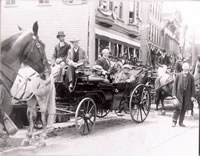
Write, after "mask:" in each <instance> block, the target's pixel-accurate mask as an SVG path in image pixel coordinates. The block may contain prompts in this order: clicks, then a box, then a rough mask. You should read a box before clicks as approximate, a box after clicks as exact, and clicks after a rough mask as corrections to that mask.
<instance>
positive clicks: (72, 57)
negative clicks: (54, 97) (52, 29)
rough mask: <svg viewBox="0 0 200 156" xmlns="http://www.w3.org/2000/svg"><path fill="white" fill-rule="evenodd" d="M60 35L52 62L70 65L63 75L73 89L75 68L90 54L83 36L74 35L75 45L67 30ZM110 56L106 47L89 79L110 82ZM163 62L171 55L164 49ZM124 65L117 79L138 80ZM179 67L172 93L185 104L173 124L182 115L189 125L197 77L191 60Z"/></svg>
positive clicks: (160, 60) (176, 110)
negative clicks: (81, 40)
mask: <svg viewBox="0 0 200 156" xmlns="http://www.w3.org/2000/svg"><path fill="white" fill-rule="evenodd" d="M57 38H58V40H59V43H58V44H57V45H56V46H55V51H54V54H53V58H52V65H53V66H54V65H55V64H56V63H57V64H59V63H63V64H64V65H63V66H64V67H66V65H67V69H66V70H64V71H65V72H64V74H63V72H61V73H62V74H61V75H62V76H61V77H63V75H65V77H64V81H65V82H67V86H68V87H69V89H72V88H73V86H74V77H75V69H76V68H78V67H81V66H83V65H86V64H88V63H89V62H88V56H87V54H86V52H85V51H84V50H83V49H82V48H81V47H80V46H79V39H77V38H73V39H72V40H70V42H71V43H72V47H71V46H70V44H68V43H66V42H65V40H64V38H65V34H64V32H58V35H57ZM109 55H110V52H109V49H103V50H102V56H101V57H100V58H99V59H98V60H97V61H96V64H95V65H94V66H93V67H92V74H91V75H90V76H89V79H91V80H97V79H98V80H102V81H104V82H109V80H108V79H107V78H106V76H105V75H106V74H108V73H110V71H111V68H112V62H111V60H110V58H109ZM199 62H200V58H199ZM159 63H160V64H161V65H165V66H169V65H170V59H169V58H168V57H167V54H166V52H165V51H163V52H162V55H161V56H160V59H159ZM199 64H200V63H199ZM121 68H122V69H121V70H120V71H119V72H117V73H116V75H115V76H114V80H113V82H114V83H119V82H134V81H135V77H134V76H132V74H131V73H130V70H131V69H132V68H131V66H130V65H128V64H124V65H122V67H121ZM179 68H180V69H179ZM177 70H178V72H177V74H176V78H175V83H174V87H173V93H172V95H173V97H174V98H177V99H178V100H179V101H180V102H181V103H182V109H181V110H178V109H175V111H174V114H173V122H172V126H173V127H174V126H175V125H176V123H177V120H178V117H179V116H180V118H179V125H180V126H185V125H184V124H183V120H184V116H185V112H186V110H191V109H192V102H193V101H194V100H195V80H194V76H193V75H192V74H191V73H190V65H189V64H188V62H184V63H183V64H180V65H179V66H178V67H177Z"/></svg>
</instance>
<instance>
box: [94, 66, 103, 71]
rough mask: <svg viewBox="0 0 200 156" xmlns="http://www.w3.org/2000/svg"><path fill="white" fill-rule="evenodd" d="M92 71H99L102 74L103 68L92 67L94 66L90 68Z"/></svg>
mask: <svg viewBox="0 0 200 156" xmlns="http://www.w3.org/2000/svg"><path fill="white" fill-rule="evenodd" d="M92 69H93V70H95V71H101V72H103V68H102V66H100V65H94V66H93V67H92Z"/></svg>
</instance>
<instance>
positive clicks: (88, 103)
mask: <svg viewBox="0 0 200 156" xmlns="http://www.w3.org/2000/svg"><path fill="white" fill-rule="evenodd" d="M89 106H90V101H88V102H87V110H86V112H88V109H89Z"/></svg>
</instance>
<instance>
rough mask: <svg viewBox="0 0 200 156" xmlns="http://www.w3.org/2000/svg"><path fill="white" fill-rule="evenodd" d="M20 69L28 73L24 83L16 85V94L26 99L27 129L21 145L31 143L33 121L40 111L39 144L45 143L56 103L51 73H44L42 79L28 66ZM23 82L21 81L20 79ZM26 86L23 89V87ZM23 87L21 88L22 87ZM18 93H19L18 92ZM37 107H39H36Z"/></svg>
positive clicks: (53, 119) (51, 124) (53, 117)
mask: <svg viewBox="0 0 200 156" xmlns="http://www.w3.org/2000/svg"><path fill="white" fill-rule="evenodd" d="M23 70H24V71H21V72H22V73H24V74H21V75H25V73H26V74H27V72H28V75H29V76H27V77H26V79H29V80H28V81H26V80H24V83H27V84H26V85H24V84H23V83H21V85H19V84H18V85H17V87H18V88H20V90H19V91H21V93H20V92H17V93H16V94H18V97H19V95H20V94H21V95H22V94H23V100H25V101H27V117H28V120H29V129H28V132H27V135H26V138H25V139H24V140H23V142H22V145H24V146H27V145H29V144H30V143H31V139H32V137H33V129H34V123H35V120H36V117H37V112H38V111H39V112H41V120H42V124H43V129H42V133H41V140H40V142H39V144H40V145H45V142H44V141H45V138H46V135H47V126H49V127H51V126H53V123H54V121H55V114H56V104H55V86H54V79H53V77H52V75H49V74H48V73H46V77H47V78H46V80H42V79H41V78H40V76H39V75H38V74H36V73H35V74H34V72H35V71H34V70H32V69H31V68H29V67H26V68H24V69H23ZM21 82H23V81H21ZM23 85H24V87H25V86H26V88H25V90H24V88H23ZM22 88H23V89H22ZM19 93H20V94H19ZM38 107H39V109H38Z"/></svg>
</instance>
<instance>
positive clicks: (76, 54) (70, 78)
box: [65, 38, 88, 90]
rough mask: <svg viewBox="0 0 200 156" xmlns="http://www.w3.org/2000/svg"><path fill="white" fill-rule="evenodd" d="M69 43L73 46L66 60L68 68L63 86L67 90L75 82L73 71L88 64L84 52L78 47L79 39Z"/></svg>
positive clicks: (71, 87)
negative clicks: (66, 87)
mask: <svg viewBox="0 0 200 156" xmlns="http://www.w3.org/2000/svg"><path fill="white" fill-rule="evenodd" d="M70 42H71V43H72V44H73V46H72V48H71V50H70V51H69V53H68V57H67V59H66V63H67V64H68V68H67V71H66V77H65V83H66V84H65V85H67V86H68V87H69V90H72V89H73V86H74V80H75V69H76V68H78V67H80V66H83V65H86V64H87V63H88V57H87V54H86V52H85V50H83V49H82V48H81V47H80V46H79V39H77V38H73V39H72V40H71V41H70Z"/></svg>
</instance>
